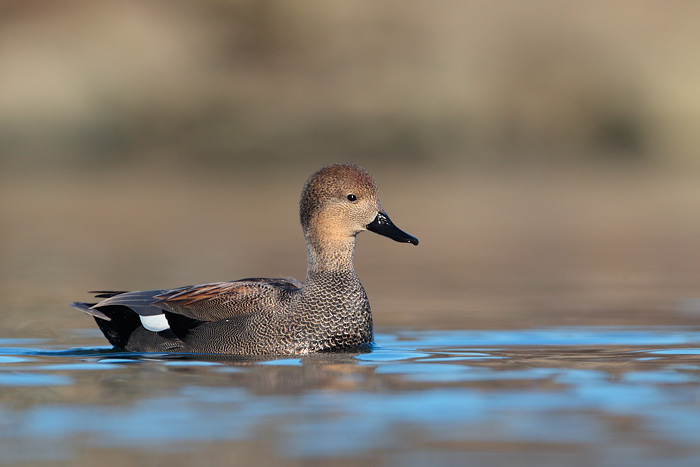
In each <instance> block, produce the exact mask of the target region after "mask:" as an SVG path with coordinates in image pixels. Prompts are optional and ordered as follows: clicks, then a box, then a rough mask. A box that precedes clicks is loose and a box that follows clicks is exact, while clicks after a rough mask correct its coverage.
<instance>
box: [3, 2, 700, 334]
mask: <svg viewBox="0 0 700 467" xmlns="http://www.w3.org/2000/svg"><path fill="white" fill-rule="evenodd" d="M698 18H700V3H698V2H694V1H682V0H678V1H674V2H664V1H645V2H638V1H631V0H630V1H625V0H620V1H613V2H610V1H589V2H575V1H559V2H549V1H539V0H532V1H528V2H521V1H515V0H512V1H500V2H486V1H444V2H440V3H439V4H435V3H431V2H420V1H410V0H402V1H391V0H380V1H377V0H374V1H356V0H353V1H350V0H347V1H345V0H338V1H334V2H312V1H294V2H285V1H267V2H259V1H244V0H240V1H234V0H202V1H199V2H186V1H173V0H167V1H166V0H160V1H155V0H149V1H120V2H91V1H86V0H72V1H68V0H66V1H48V0H43V1H38V0H22V1H14V0H9V1H8V0H6V1H3V2H1V3H0V245H1V246H0V316H1V317H2V321H1V323H2V324H1V325H0V335H4V336H24V335H27V336H37V337H40V336H46V335H48V336H54V335H57V334H60V332H61V331H62V330H64V329H68V328H70V329H73V328H84V327H85V328H87V327H92V326H93V323H92V322H91V321H90V320H89V319H88V318H87V317H85V316H83V315H81V314H80V313H78V312H75V311H73V310H71V309H70V308H68V307H67V305H66V304H67V303H68V302H70V301H73V300H85V299H86V298H87V296H86V295H85V294H84V292H85V291H86V290H93V289H98V290H101V289H116V290H130V289H147V288H165V287H175V286H180V285H185V284H191V283H203V282H208V281H219V280H228V279H237V278H242V277H250V276H294V277H297V278H303V276H304V274H305V267H306V259H305V255H306V251H305V248H304V245H303V237H302V234H301V229H300V227H299V224H298V216H297V205H298V197H299V193H300V191H301V188H302V186H303V184H304V182H305V180H306V178H307V177H308V176H309V175H310V174H311V173H312V172H313V171H315V170H317V169H318V168H320V167H322V166H324V165H327V164H329V163H333V162H355V163H358V164H361V165H363V166H365V167H366V168H367V169H369V170H370V171H371V172H372V173H373V174H374V175H375V178H376V179H377V182H378V184H379V186H380V190H381V193H382V201H383V204H384V207H385V208H386V210H387V212H388V213H389V215H390V216H391V217H392V219H393V220H394V221H395V222H396V223H397V225H399V226H400V227H401V228H402V229H404V230H406V231H408V232H409V233H411V234H413V235H415V236H417V237H418V238H419V239H420V240H421V244H420V246H418V247H417V248H413V247H412V246H409V245H400V244H396V243H393V242H391V241H390V240H388V239H385V238H381V237H378V236H375V235H372V234H369V233H365V234H362V235H360V237H359V240H358V250H357V253H356V261H355V264H356V268H357V271H358V274H359V275H360V277H361V278H362V280H363V283H364V285H365V287H366V289H367V291H368V294H369V297H370V300H371V302H372V307H373V310H374V316H375V324H376V325H378V326H402V327H445V328H467V329H468V328H512V327H532V326H547V325H582V324H592V325H608V324H610V325H613V324H627V325H637V324H684V323H691V322H695V323H697V322H698V319H697V318H698V316H699V315H698V313H697V308H698V306H697V304H698V301H697V300H696V299H695V297H700V219H699V218H698V201H699V200H700V183H698V182H700V158H698V155H697V154H698V152H699V151H700V131H699V130H700V86H699V85H698V83H700V54H698V51H697V44H698V43H700V29H699V28H698V27H697V19H698Z"/></svg>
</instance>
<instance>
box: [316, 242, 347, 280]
mask: <svg viewBox="0 0 700 467" xmlns="http://www.w3.org/2000/svg"><path fill="white" fill-rule="evenodd" d="M306 248H307V250H308V267H307V270H306V280H307V281H311V280H313V279H314V278H315V277H319V276H324V275H328V274H338V273H345V274H353V275H354V273H355V271H354V268H353V264H352V256H353V253H354V252H355V237H340V238H333V239H324V242H319V241H314V240H313V239H309V238H307V241H306Z"/></svg>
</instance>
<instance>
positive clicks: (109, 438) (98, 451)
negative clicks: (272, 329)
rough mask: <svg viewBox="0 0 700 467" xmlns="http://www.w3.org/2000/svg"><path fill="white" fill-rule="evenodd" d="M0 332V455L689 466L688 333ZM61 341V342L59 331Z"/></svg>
mask: <svg viewBox="0 0 700 467" xmlns="http://www.w3.org/2000/svg"><path fill="white" fill-rule="evenodd" d="M72 339H73V341H80V342H86V341H88V342H95V343H97V345H96V346H95V347H77V348H76V347H69V346H66V345H58V344H56V343H54V342H51V341H50V340H39V339H34V340H31V339H0V462H1V463H29V464H32V463H36V462H39V461H44V460H46V461H52V462H54V463H59V464H65V465H69V464H70V465H92V464H94V463H95V462H100V463H102V464H103V465H105V464H107V465H112V464H115V465H116V464H123V463H125V462H140V463H143V462H148V463H150V464H161V463H169V464H173V465H202V462H204V461H206V462H211V463H217V462H228V463H231V462H234V463H255V464H270V463H285V462H290V461H294V462H308V461H319V462H323V463H345V462H359V461H361V462H363V463H372V464H382V465H384V464H386V465H424V464H425V463H428V462H432V463H439V464H440V465H465V464H470V463H471V464H473V465H478V464H480V463H488V464H489V465H506V464H514V465H560V464H564V463H566V465H592V464H595V465H699V464H698V462H700V430H699V429H698V427H700V329H695V328H684V327H662V328H553V329H536V330H513V331H406V330H395V331H391V330H385V332H384V333H380V334H379V335H378V336H377V339H376V340H377V345H376V346H375V347H374V348H373V349H371V351H368V352H364V353H343V354H321V355H313V356H308V357H302V358H280V359H266V360H261V359H241V358H231V357H218V356H214V357H209V358H203V357H202V356H192V355H160V354H133V353H124V352H116V351H113V350H111V349H108V348H106V347H103V346H101V345H100V344H99V343H100V342H101V341H100V340H99V336H98V335H97V333H96V332H94V331H89V332H80V333H78V334H76V335H75V336H73V337H72ZM68 340H71V339H68Z"/></svg>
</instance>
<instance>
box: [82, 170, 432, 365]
mask: <svg viewBox="0 0 700 467" xmlns="http://www.w3.org/2000/svg"><path fill="white" fill-rule="evenodd" d="M300 216H301V223H302V227H303V229H304V235H305V237H306V244H307V250H308V269H307V277H306V281H305V282H303V283H301V282H299V281H296V280H294V279H260V278H256V279H243V280H239V281H232V282H219V283H213V284H204V285H198V286H188V287H181V288H177V289H170V290H148V291H139V292H96V293H97V297H98V298H103V299H104V300H102V301H101V302H99V303H96V304H88V303H73V304H72V305H73V306H74V307H76V308H78V309H80V310H81V311H83V312H85V313H88V314H90V315H93V316H94V317H95V320H96V321H97V324H98V325H99V327H100V329H101V330H102V332H103V333H104V335H105V337H107V339H108V340H109V342H110V343H111V344H112V345H114V346H115V347H119V348H123V349H126V350H131V351H136V352H194V353H224V354H238V355H263V354H305V353H311V352H319V351H325V350H335V349H343V348H350V347H358V346H362V345H367V344H369V343H371V342H372V314H371V312H370V306H369V301H368V300H367V295H366V293H365V290H364V288H363V287H362V284H361V283H360V280H359V278H358V277H357V275H356V274H355V270H354V268H353V264H352V257H353V252H354V249H355V235H357V233H358V232H360V231H362V230H366V229H369V230H372V231H374V232H377V233H380V234H382V235H386V236H388V237H390V238H392V239H394V240H396V241H401V242H409V243H413V244H416V245H417V244H418V240H417V239H415V238H414V237H412V236H410V235H408V234H406V233H405V232H402V231H401V230H399V229H398V228H397V227H395V226H394V225H393V224H392V223H391V221H390V220H389V218H388V217H387V216H386V214H385V213H384V212H383V210H382V208H381V204H380V203H379V198H378V195H377V188H376V185H375V183H374V180H373V179H372V177H371V175H370V174H369V173H368V172H367V171H365V170H364V169H362V168H360V167H358V166H355V165H349V164H348V165H333V166H329V167H326V168H323V169H321V170H319V171H318V172H316V173H315V174H313V175H312V176H311V178H309V181H308V182H307V183H306V185H305V187H304V191H303V192H302V198H301V202H300Z"/></svg>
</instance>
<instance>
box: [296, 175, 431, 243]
mask: <svg viewBox="0 0 700 467" xmlns="http://www.w3.org/2000/svg"><path fill="white" fill-rule="evenodd" d="M299 214H300V217H301V226H302V228H303V229H304V235H305V236H306V238H307V241H309V242H311V243H317V242H331V243H336V242H343V241H348V240H351V239H353V238H354V237H355V235H357V234H358V233H359V232H361V231H363V230H372V231H374V232H376V233H379V234H381V235H385V236H387V237H389V238H391V239H393V240H396V241H398V242H408V243H413V244H414V245H417V244H418V239H416V238H415V237H412V236H410V235H408V234H407V233H405V232H403V231H401V230H400V229H399V228H398V227H396V226H395V225H394V224H393V223H392V222H391V221H390V220H389V217H388V216H387V215H386V213H385V212H384V210H383V209H382V205H381V203H380V202H379V194H378V191H377V184H376V183H375V182H374V179H373V178H372V176H371V175H370V174H369V172H367V171H366V170H365V169H363V168H362V167H359V166H357V165H353V164H335V165H331V166H328V167H324V168H322V169H321V170H319V171H318V172H316V173H314V174H313V175H312V176H311V177H310V178H309V180H308V181H307V182H306V185H305V186H304V190H303V191H302V194H301V201H300V204H299ZM314 246H316V245H314Z"/></svg>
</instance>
